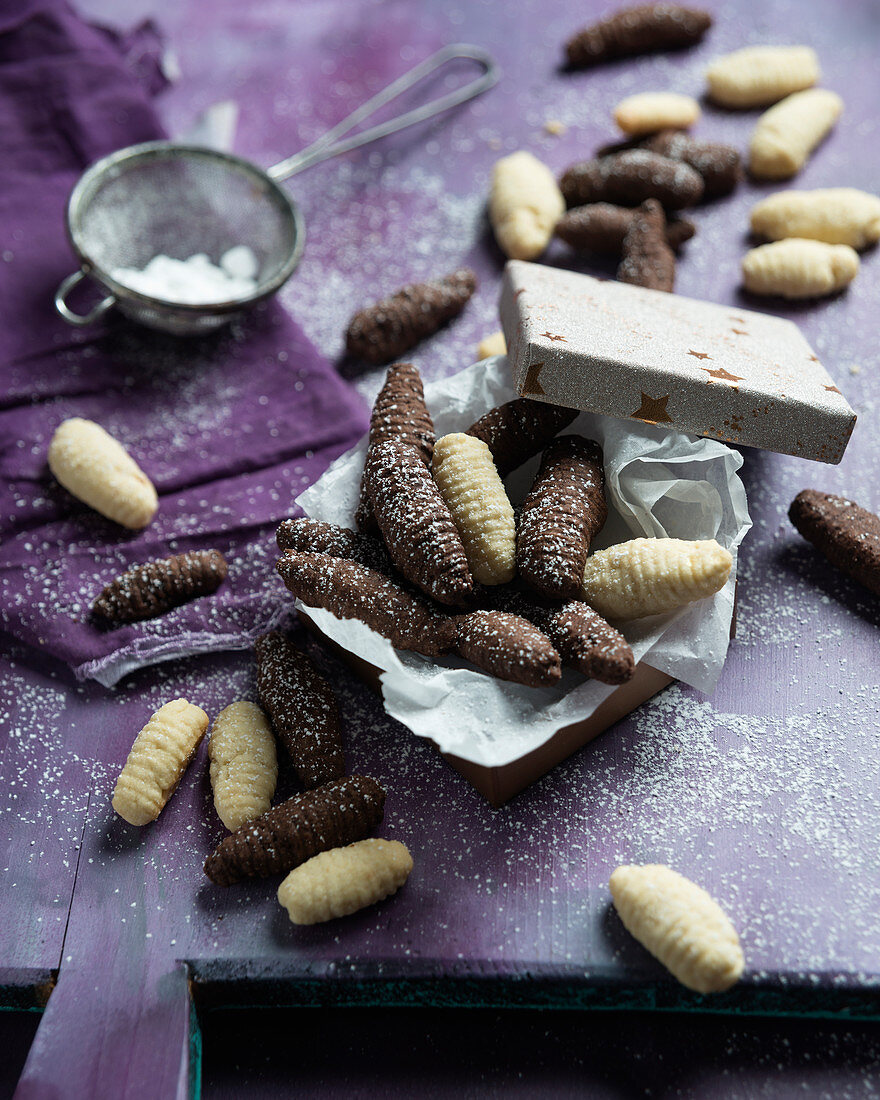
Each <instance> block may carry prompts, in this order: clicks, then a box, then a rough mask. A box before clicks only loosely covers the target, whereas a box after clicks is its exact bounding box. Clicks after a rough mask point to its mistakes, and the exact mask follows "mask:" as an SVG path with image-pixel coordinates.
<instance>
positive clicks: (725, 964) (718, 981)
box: [609, 863, 745, 993]
mask: <svg viewBox="0 0 880 1100" xmlns="http://www.w3.org/2000/svg"><path fill="white" fill-rule="evenodd" d="M609 885H610V887H611V896H612V898H613V899H614V908H615V909H616V910H617V912H618V915H619V916H620V919H621V921H623V924H624V927H625V928H626V930H627V931H628V932H629V933H630V934H631V935H632V936H634V937H635V938H636V939H637V940H638V941H639V943H640V944H641V945H642V946H643V947H645V948H646V949H647V950H648V951H650V952H651V954H652V955H653V956H654V957H655V958H656V959H659V961H660V962H661V963H662V964H663V965H664V966H665V967H666V969H667V970H668V971H669V972H670V973H671V974H672V975H673V977H675V978H677V979H678V981H680V982H681V984H682V985H684V986H687V988H688V989H694V990H696V991H697V993H720V992H722V990H725V989H729V988H730V987H731V986H732V985H734V984H735V983H736V982H737V981H739V979H740V977H741V976H742V972H743V967H744V966H745V960H744V958H743V953H742V948H741V947H740V943H739V936H737V934H736V929H735V928H734V927H733V925H732V924H731V922H730V919H729V918H728V917H727V915H726V914H725V912H724V910H723V909H722V908H721V906H720V905H719V904H718V902H716V901H715V900H714V899H713V898H712V897H710V895H709V894H707V893H706V891H705V890H704V889H703V888H702V887H701V886H697V885H696V883H694V882H691V881H690V879H687V878H685V877H684V875H680V874H679V873H678V872H677V871H673V870H672V869H671V868H669V867H664V866H663V865H662V864H657V863H649V864H647V865H646V866H644V867H638V866H624V867H618V868H617V870H616V871H615V872H614V874H613V875H612V876H611V881H610V883H609Z"/></svg>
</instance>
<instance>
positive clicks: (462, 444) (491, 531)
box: [431, 432, 516, 584]
mask: <svg viewBox="0 0 880 1100" xmlns="http://www.w3.org/2000/svg"><path fill="white" fill-rule="evenodd" d="M431 469H432V472H433V474H434V480H435V481H436V483H437V486H438V488H439V489H440V493H441V495H442V497H443V499H444V500H445V501H446V504H447V507H448V508H449V511H450V513H451V515H452V518H453V520H454V521H455V526H456V527H457V528H458V533H459V534H460V535H461V541H462V543H463V545H464V549H465V553H466V554H467V561H468V566H469V567H470V571H471V575H472V576H473V578H474V580H476V581H478V582H479V583H480V584H505V583H506V582H507V581H510V580H513V575H514V573H515V572H516V522H515V520H514V516H513V506H512V505H511V503H510V501H509V500H508V498H507V492H506V490H505V488H504V482H503V481H502V480H501V477H500V475H499V473H498V470H497V469H496V468H495V463H494V462H493V460H492V452H491V451H490V450H489V447H488V445H487V444H486V443H484V442H483V441H482V439H477V438H476V437H475V436H472V435H466V434H465V433H464V432H453V433H451V434H450V435H444V436H443V438H442V439H438V440H437V444H436V446H435V447H434V461H433V464H432V467H431Z"/></svg>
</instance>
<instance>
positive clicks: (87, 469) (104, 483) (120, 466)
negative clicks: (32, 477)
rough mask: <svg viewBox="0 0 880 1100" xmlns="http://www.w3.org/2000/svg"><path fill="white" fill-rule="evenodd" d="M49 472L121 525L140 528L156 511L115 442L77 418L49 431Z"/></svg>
mask: <svg viewBox="0 0 880 1100" xmlns="http://www.w3.org/2000/svg"><path fill="white" fill-rule="evenodd" d="M48 458H49V469H50V470H51V471H52V473H53V474H54V475H55V477H56V478H57V479H58V480H59V481H60V482H61V484H62V485H63V486H64V488H65V489H66V490H67V491H68V492H69V493H72V494H73V495H74V496H75V497H77V498H78V499H79V500H81V501H82V502H83V503H84V504H88V506H89V507H90V508H94V509H95V511H96V512H100V513H101V515H102V516H106V517H107V519H112V520H113V521H114V522H116V523H121V524H122V526H123V527H130V528H132V529H135V530H136V529H139V528H141V527H146V526H147V524H148V523H149V522H150V520H151V519H152V518H153V516H154V515H155V514H156V509H157V508H158V507H159V499H158V497H157V496H156V490H155V489H154V488H153V484H152V482H151V481H150V479H149V478H148V477H147V475H146V474H145V473H144V472H143V470H142V469H141V468H140V467H139V466H138V464H137V463H136V462H135V461H134V459H133V458H132V457H131V456H130V455H129V454H128V452H127V451H126V450H125V448H124V447H123V446H122V444H121V443H118V442H117V441H116V440H115V439H114V438H113V436H112V435H109V434H108V433H107V432H105V431H104V429H103V428H102V427H101V426H100V424H96V423H95V422H94V421H93V420H83V419H82V418H81V417H79V416H75V417H72V418H71V419H70V420H65V421H63V422H62V423H61V424H59V425H58V427H57V428H56V429H55V434H54V435H53V436H52V441H51V443H50V444H49V455H48Z"/></svg>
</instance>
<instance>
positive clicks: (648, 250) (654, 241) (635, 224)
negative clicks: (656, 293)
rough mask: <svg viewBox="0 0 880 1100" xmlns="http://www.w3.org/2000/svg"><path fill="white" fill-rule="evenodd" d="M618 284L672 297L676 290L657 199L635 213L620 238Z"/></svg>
mask: <svg viewBox="0 0 880 1100" xmlns="http://www.w3.org/2000/svg"><path fill="white" fill-rule="evenodd" d="M617 281H618V282H621V283H630V284H631V285H633V286H644V287H647V288H648V289H649V290H662V291H665V292H666V293H669V294H671V293H672V290H673V288H674V287H675V253H674V252H673V251H672V249H671V248H670V247H669V244H668V243H667V240H666V217H665V215H664V214H663V207H662V206H661V205H660V203H659V202H657V200H656V199H647V200H646V201H645V202H643V203H642V205H641V206H640V207H639V208H638V210H636V212H635V214H634V216H633V220H632V223H631V225H630V227H629V229H628V230H627V231H626V236H625V237H624V238H623V255H622V257H621V260H620V264H619V266H618V268H617Z"/></svg>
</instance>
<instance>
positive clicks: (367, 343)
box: [345, 267, 477, 363]
mask: <svg viewBox="0 0 880 1100" xmlns="http://www.w3.org/2000/svg"><path fill="white" fill-rule="evenodd" d="M476 289H477V279H476V276H475V275H474V273H473V271H471V270H469V269H468V268H466V267H463V268H460V269H459V270H458V271H454V272H453V273H452V274H451V275H446V276H444V277H443V278H442V279H432V280H431V281H430V282H427V283H411V284H410V285H409V286H405V287H402V288H401V289H400V290H398V291H397V292H396V293H395V294H392V295H391V297H390V298H383V300H382V301H381V302H377V303H376V304H375V305H372V306H368V307H367V308H366V309H362V310H360V311H359V312H358V313H356V314H355V315H354V317H352V319H351V321H350V322H349V325H348V331H347V332H346V337H345V345H346V348H347V350H348V352H349V354H350V355H357V356H359V357H360V358H361V359H366V360H367V362H369V363H387V362H389V360H391V359H397V358H398V357H399V356H401V355H403V354H404V353H405V352H407V351H409V349H410V348H413V347H415V346H416V344H418V342H419V341H420V340H424V339H425V337H426V336H430V335H431V334H432V333H434V332H436V331H437V329H439V328H440V327H441V326H442V325H445V324H446V322H447V321H451V320H452V318H453V317H457V316H458V314H459V313H461V311H462V310H463V309H464V307H465V306H466V305H467V303H468V301H469V299H470V297H471V295H472V294H473V293H474V291H475V290H476Z"/></svg>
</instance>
